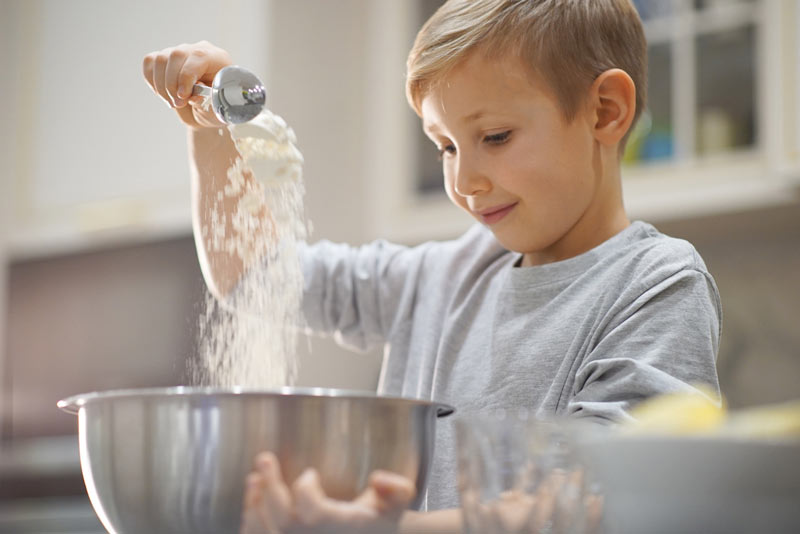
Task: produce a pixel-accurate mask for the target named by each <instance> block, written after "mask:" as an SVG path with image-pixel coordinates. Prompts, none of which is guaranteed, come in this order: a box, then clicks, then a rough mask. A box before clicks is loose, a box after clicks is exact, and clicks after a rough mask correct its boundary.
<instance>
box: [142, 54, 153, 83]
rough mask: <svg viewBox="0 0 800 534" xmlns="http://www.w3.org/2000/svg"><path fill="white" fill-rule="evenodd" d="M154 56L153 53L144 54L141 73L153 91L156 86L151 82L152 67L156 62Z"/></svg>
mask: <svg viewBox="0 0 800 534" xmlns="http://www.w3.org/2000/svg"><path fill="white" fill-rule="evenodd" d="M155 56H156V55H155V53H153V54H147V55H146V56H144V59H142V74H143V75H144V80H145V81H146V82H147V85H149V86H150V89H152V90H153V91H154V92H155V90H156V86H155V84H154V83H153V69H154V67H155V63H156V58H155Z"/></svg>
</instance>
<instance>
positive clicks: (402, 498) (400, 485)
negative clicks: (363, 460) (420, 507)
mask: <svg viewBox="0 0 800 534" xmlns="http://www.w3.org/2000/svg"><path fill="white" fill-rule="evenodd" d="M369 485H370V487H371V488H372V489H374V490H375V494H376V496H377V497H378V503H376V504H377V506H378V508H379V510H380V511H382V512H389V511H402V510H405V509H406V508H407V507H408V506H409V505H410V504H411V501H412V500H413V499H414V496H415V495H416V494H417V488H416V486H415V485H414V483H413V482H412V481H411V480H409V479H408V478H406V477H404V476H402V475H398V474H396V473H391V472H389V471H375V472H374V473H372V475H370V479H369Z"/></svg>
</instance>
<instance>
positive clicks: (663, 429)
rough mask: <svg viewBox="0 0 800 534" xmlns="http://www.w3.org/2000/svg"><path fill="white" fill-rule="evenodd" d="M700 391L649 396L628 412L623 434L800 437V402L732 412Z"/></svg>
mask: <svg viewBox="0 0 800 534" xmlns="http://www.w3.org/2000/svg"><path fill="white" fill-rule="evenodd" d="M712 399H713V395H709V394H707V393H706V392H705V391H703V390H702V389H700V390H698V392H696V393H695V392H693V393H670V394H665V395H659V396H658V397H653V398H652V399H649V400H647V401H644V402H642V403H641V404H639V405H638V406H636V407H635V408H634V409H633V410H631V416H632V417H633V418H634V421H633V422H631V423H630V424H628V425H626V426H625V427H624V429H623V430H624V431H625V432H626V433H633V434H660V435H674V436H684V435H709V436H710V435H714V436H726V437H732V438H766V439H770V438H785V437H800V400H798V401H792V402H786V403H781V404H772V405H765V406H756V407H753V408H747V409H744V410H738V411H735V412H729V411H728V410H727V409H726V405H725V402H724V400H722V401H720V402H719V403H717V402H714V401H713V400H712Z"/></svg>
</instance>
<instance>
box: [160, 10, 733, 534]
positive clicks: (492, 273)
mask: <svg viewBox="0 0 800 534" xmlns="http://www.w3.org/2000/svg"><path fill="white" fill-rule="evenodd" d="M646 53H647V51H646V43H645V39H644V34H643V30H642V26H641V21H640V20H639V18H638V15H637V13H636V11H635V9H634V8H633V6H632V4H631V3H630V1H629V0H472V1H470V0H451V1H449V2H447V4H445V5H444V6H443V7H442V8H441V9H440V10H439V11H437V13H436V14H434V15H433V17H432V18H431V19H430V20H429V21H428V22H427V23H426V24H425V26H423V28H422V30H421V31H420V33H419V35H418V37H417V40H416V42H415V44H414V48H413V49H412V51H411V53H410V55H409V60H408V77H407V94H408V98H409V102H410V103H411V105H412V107H413V108H414V109H415V111H416V112H417V113H418V114H419V115H420V117H421V119H422V124H423V129H424V130H425V132H426V134H427V135H428V136H429V137H430V138H431V140H432V141H433V142H434V143H435V144H436V145H437V147H438V148H439V150H440V154H441V157H442V164H443V170H444V179H445V189H446V191H447V194H448V196H449V197H450V199H451V200H452V201H453V203H454V204H456V205H457V206H458V207H460V208H462V209H464V210H466V211H467V212H468V213H470V214H471V215H472V216H473V217H475V218H476V220H477V221H478V222H479V223H481V224H480V225H476V226H475V227H473V228H472V229H471V230H469V231H468V232H467V233H466V234H465V235H464V236H462V237H461V238H459V239H457V240H455V241H452V242H446V243H426V244H424V245H421V246H418V247H414V248H405V247H400V246H394V245H390V244H387V243H384V242H376V243H373V244H371V245H366V246H364V247H360V248H351V247H347V246H343V245H334V244H331V243H327V242H322V243H318V244H316V245H313V246H308V247H306V248H304V249H303V250H302V253H301V259H302V263H303V269H304V276H305V285H306V287H305V296H304V302H303V307H304V312H305V315H306V319H307V321H308V322H309V324H310V325H311V326H312V327H313V328H316V329H318V330H321V331H326V332H335V333H337V334H339V335H340V336H341V337H342V338H343V339H344V340H345V341H346V342H348V343H349V344H351V345H355V346H362V347H364V346H367V345H370V344H375V343H388V347H389V349H388V354H387V357H386V359H385V362H384V369H383V370H382V374H381V383H380V386H379V389H380V392H381V393H385V394H391V395H402V396H411V397H421V398H430V399H435V400H437V401H441V402H446V403H449V404H452V405H454V406H456V408H457V409H458V410H459V413H460V414H469V413H473V412H479V411H485V410H487V409H493V408H507V409H514V408H520V407H524V408H527V409H528V410H530V411H531V412H534V413H536V414H537V415H541V416H547V415H553V414H568V415H571V416H574V417H578V418H584V419H590V420H595V421H598V422H603V423H607V422H616V421H621V420H624V419H626V418H627V417H629V416H627V415H626V411H627V409H628V408H630V407H631V406H632V405H633V404H635V403H636V402H638V401H640V400H642V399H644V398H647V397H649V396H652V395H656V394H659V393H663V392H667V391H676V390H686V389H690V388H692V387H693V385H694V384H706V385H707V386H709V387H711V388H712V389H714V390H716V391H718V383H717V376H716V370H715V359H716V354H717V348H718V342H719V330H720V324H721V312H720V303H719V296H718V292H717V289H716V286H715V284H714V281H713V279H712V278H711V276H710V274H709V273H708V271H707V270H706V268H705V265H704V264H703V262H702V260H701V259H700V257H699V255H698V254H697V252H696V251H695V250H694V248H693V247H692V246H691V245H690V244H688V243H686V242H684V241H680V240H676V239H672V238H669V237H667V236H664V235H662V234H660V233H659V232H658V231H656V230H655V229H654V228H653V227H652V226H650V225H648V224H646V223H642V222H634V223H631V222H629V220H628V218H627V216H626V215H625V211H624V208H623V204H622V192H621V181H620V159H621V154H622V151H623V148H624V145H625V141H626V138H627V135H628V133H629V132H630V130H631V128H632V125H633V124H634V123H635V121H636V119H637V117H638V115H639V113H640V111H641V109H642V108H643V106H644V101H645V85H646V84H645V79H646ZM230 63H231V60H230V57H228V55H227V54H226V53H225V52H224V51H222V50H220V49H217V48H215V47H213V46H212V45H210V44H208V43H198V44H196V45H184V46H181V47H177V48H174V49H167V50H164V51H162V52H158V53H153V54H150V55H149V56H147V57H146V58H145V62H144V71H145V77H146V78H147V80H148V82H149V83H150V85H151V86H152V87H153V89H154V90H155V91H156V93H157V94H159V95H160V96H162V97H163V98H164V99H165V100H167V102H168V103H170V104H171V105H173V107H175V109H176V110H177V112H178V114H179V115H180V117H181V119H182V120H183V121H184V122H185V123H186V124H187V125H188V126H189V139H190V151H191V153H192V158H193V161H194V163H195V167H194V169H193V170H194V172H193V176H194V187H195V205H196V206H201V205H202V200H203V198H213V196H211V195H215V194H216V191H217V190H218V188H219V187H221V185H220V184H221V183H224V180H222V181H220V179H219V177H224V176H225V170H226V169H227V167H228V166H230V164H231V162H232V161H233V160H234V159H235V157H236V154H235V151H234V150H233V148H232V144H231V141H230V138H229V137H228V136H227V135H225V136H220V135H218V133H217V130H216V129H215V128H208V126H214V127H217V126H218V123H216V122H215V121H214V119H213V117H212V116H210V115H209V114H208V113H204V112H203V111H202V110H201V109H200V108H199V107H197V106H194V105H187V99H188V98H189V95H190V93H191V86H192V84H193V83H194V82H195V81H197V80H200V81H204V82H206V83H209V82H210V80H211V79H212V78H213V75H214V73H216V72H217V70H219V69H220V68H221V67H223V66H225V65H227V64H230ZM223 150H224V151H225V152H224V153H225V154H227V156H226V157H218V156H217V157H212V156H210V154H220V153H221V152H220V151H223ZM215 177H217V178H216V179H215ZM199 217H202V214H199V210H196V218H195V234H196V235H197V236H198V240H199V242H200V244H201V249H202V248H203V246H204V244H203V243H202V237H200V236H199V232H198V224H199V223H198V220H199V219H198V218H199ZM201 253H202V250H201ZM205 254H207V255H209V262H208V264H209V265H210V266H211V267H210V268H211V270H212V271H213V273H212V275H211V276H212V278H213V279H214V280H215V284H216V290H217V291H218V292H220V293H224V292H225V291H226V290H227V289H229V288H230V287H232V286H233V285H234V284H235V282H236V280H238V279H239V276H240V273H241V272H242V269H244V268H245V267H246V266H243V265H241V262H237V261H236V260H232V259H231V258H230V257H214V256H213V254H214V253H213V252H211V251H205ZM451 425H452V423H451V422H448V421H446V420H443V421H441V422H440V424H439V425H438V426H437V443H436V450H435V458H434V462H433V470H432V475H431V480H430V484H429V489H428V495H427V500H426V505H427V509H428V510H430V512H427V513H416V512H405V513H402V510H403V509H404V507H405V506H406V505H407V503H408V502H410V500H411V498H412V494H413V486H412V485H411V484H410V482H409V481H407V480H405V479H403V478H401V477H397V476H395V475H392V474H390V473H375V474H374V476H373V477H372V479H371V481H370V486H369V488H368V489H367V490H366V491H365V493H364V494H363V495H362V496H361V497H359V498H358V499H357V500H356V501H353V502H352V503H341V502H335V501H332V500H330V499H328V498H326V497H325V495H324V494H323V493H322V491H321V489H320V486H319V483H318V481H317V479H316V473H314V472H307V473H305V474H304V475H302V476H301V477H300V478H299V479H298V480H297V481H295V482H294V483H293V485H292V486H291V488H290V487H288V486H287V485H286V484H285V483H284V481H282V480H281V477H280V469H279V466H277V464H276V462H275V458H274V457H273V456H272V455H270V454H264V455H261V456H260V457H259V458H258V460H257V467H256V471H255V472H254V473H253V474H252V475H251V476H250V478H249V479H248V490H247V496H246V501H247V502H246V508H247V513H246V515H245V527H244V528H245V529H246V530H247V531H252V532H260V531H264V532H305V531H306V530H304V529H305V528H312V531H313V527H314V526H315V527H317V528H318V530H316V531H319V532H338V531H341V532H364V533H370V534H374V533H376V532H398V531H399V532H459V531H460V523H459V521H460V519H459V513H458V511H457V510H456V508H457V506H458V498H457V494H456V489H455V485H456V472H455V444H454V437H453V430H452V426H451ZM289 482H292V481H289ZM309 525H311V527H309Z"/></svg>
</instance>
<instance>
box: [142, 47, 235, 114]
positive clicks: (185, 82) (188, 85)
mask: <svg viewBox="0 0 800 534" xmlns="http://www.w3.org/2000/svg"><path fill="white" fill-rule="evenodd" d="M230 64H232V60H231V57H230V54H228V52H226V51H225V50H223V49H222V48H219V47H216V46H214V45H213V44H211V43H209V42H208V41H200V42H198V43H194V44H181V45H178V46H174V47H170V48H165V49H163V50H160V51H157V52H151V53H149V54H147V55H146V56H145V57H144V60H143V61H142V72H143V74H144V78H145V80H146V81H147V84H148V85H149V86H150V88H151V89H152V90H153V92H155V94H156V95H157V96H158V97H160V98H161V99H162V100H163V101H164V102H166V104H167V105H168V106H169V107H171V108H173V109H174V110H175V111H176V112H177V113H178V117H179V118H180V120H181V121H182V122H183V123H184V124H186V125H187V126H190V127H192V128H219V127H220V126H223V124H222V123H221V122H220V121H219V119H217V117H216V115H214V112H213V111H212V110H211V106H206V107H204V106H203V102H204V100H205V99H204V98H203V97H202V96H192V88H193V87H194V84H195V83H197V82H201V83H203V84H205V85H208V86H210V85H211V83H212V82H213V80H214V76H215V75H216V74H217V72H218V71H219V70H220V69H221V68H223V67H226V66H228V65H230Z"/></svg>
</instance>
